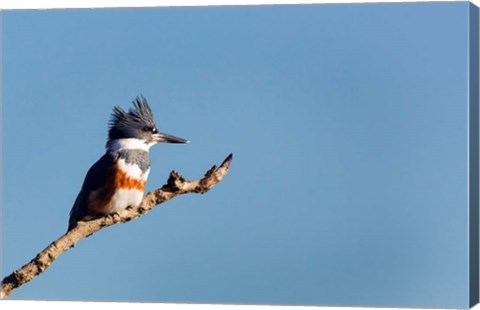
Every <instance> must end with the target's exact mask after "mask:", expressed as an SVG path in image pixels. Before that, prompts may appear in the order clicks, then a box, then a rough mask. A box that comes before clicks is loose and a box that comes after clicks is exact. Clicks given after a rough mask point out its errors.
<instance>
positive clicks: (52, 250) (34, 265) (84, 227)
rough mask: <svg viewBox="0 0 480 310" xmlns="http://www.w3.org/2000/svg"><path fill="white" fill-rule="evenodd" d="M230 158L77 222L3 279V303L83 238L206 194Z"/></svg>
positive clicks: (175, 176) (173, 177) (172, 178)
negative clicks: (185, 196) (193, 176)
mask: <svg viewBox="0 0 480 310" xmlns="http://www.w3.org/2000/svg"><path fill="white" fill-rule="evenodd" d="M232 158H233V156H232V154H230V155H229V156H228V157H227V158H226V159H225V160H224V161H223V163H222V164H221V165H220V167H216V166H213V167H212V168H210V169H209V170H208V171H207V172H206V173H205V176H204V177H203V178H201V179H199V180H195V181H189V180H187V179H185V178H184V177H182V176H181V175H180V174H179V173H177V172H176V171H172V172H171V173H170V176H169V178H168V181H167V184H165V185H163V186H162V187H161V188H159V189H157V190H155V191H153V192H149V193H147V194H146V195H145V197H144V198H143V200H142V202H141V203H140V205H139V206H138V207H135V208H132V207H127V208H126V209H123V210H120V211H118V212H116V213H114V214H110V215H105V216H103V217H100V218H97V219H94V220H91V221H80V222H78V225H77V226H76V227H75V228H73V229H72V230H70V231H68V232H67V233H65V234H64V235H63V236H61V237H60V238H58V239H57V240H55V241H53V242H52V243H50V244H49V245H48V246H47V247H46V248H45V249H44V250H43V251H42V252H40V253H38V254H37V256H35V258H33V259H32V260H31V261H30V262H29V263H27V264H25V265H24V266H23V267H21V268H20V269H18V270H16V271H14V272H12V273H11V274H10V275H8V276H7V277H5V278H4V279H3V280H2V283H1V294H0V298H1V299H4V298H5V297H7V296H8V295H10V294H11V293H12V292H13V291H14V290H15V289H17V288H18V287H20V286H22V285H23V284H25V283H27V282H29V281H30V280H32V279H33V278H34V277H36V276H38V275H39V274H41V273H43V272H44V271H45V270H47V268H48V267H50V265H51V264H52V263H53V262H54V261H55V260H56V259H57V258H58V257H59V256H60V255H61V254H62V253H64V252H65V251H67V250H68V249H70V248H71V247H73V246H74V245H75V244H76V243H77V242H78V241H80V240H82V239H83V238H85V237H88V236H91V235H92V234H94V233H96V232H97V231H99V230H101V229H104V228H106V227H108V226H111V225H114V224H117V223H125V222H128V221H131V220H133V219H135V218H138V217H140V216H142V215H145V214H146V213H147V212H148V211H150V210H151V209H153V208H154V207H155V206H157V205H159V204H161V203H163V202H165V201H168V200H170V199H172V198H174V197H176V196H178V195H182V194H188V193H198V194H204V193H206V192H207V191H209V190H210V189H211V188H212V187H213V186H214V185H215V184H217V183H218V182H220V181H221V180H222V179H223V177H224V176H225V175H226V174H227V172H228V169H229V167H230V163H231V161H232Z"/></svg>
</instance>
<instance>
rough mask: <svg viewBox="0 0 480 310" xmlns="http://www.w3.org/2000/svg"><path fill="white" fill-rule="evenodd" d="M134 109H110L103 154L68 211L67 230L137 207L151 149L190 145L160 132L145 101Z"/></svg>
mask: <svg viewBox="0 0 480 310" xmlns="http://www.w3.org/2000/svg"><path fill="white" fill-rule="evenodd" d="M133 106H134V108H133V109H130V110H129V111H128V112H126V111H125V110H123V109H122V108H120V107H118V106H117V107H114V108H113V113H112V116H111V120H110V123H109V125H110V128H109V131H108V139H107V144H106V153H105V155H103V156H102V157H101V158H100V159H99V160H98V161H97V162H96V163H95V164H94V165H93V166H92V167H91V168H90V170H88V172H87V175H86V177H85V180H84V181H83V185H82V189H81V190H80V193H79V194H78V196H77V199H76V200H75V203H74V204H73V207H72V210H71V211H70V220H69V223H68V231H70V230H71V229H72V228H74V227H75V226H76V225H77V222H78V221H88V220H92V219H95V218H98V217H100V216H103V215H106V214H111V213H115V212H116V211H118V210H121V209H124V208H126V207H128V206H132V207H135V206H138V205H139V204H140V202H141V201H142V199H143V193H144V189H145V184H146V182H147V178H148V174H149V173H150V157H149V153H148V151H149V149H150V147H152V146H153V145H154V144H156V143H159V142H164V143H188V142H189V141H187V140H185V139H182V138H178V137H175V136H172V135H168V134H165V133H161V132H159V131H158V130H157V126H156V125H155V119H154V118H153V113H152V110H151V109H150V107H149V106H148V103H147V100H146V99H145V98H143V97H137V98H136V99H135V100H134V101H133Z"/></svg>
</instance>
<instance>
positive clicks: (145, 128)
mask: <svg viewBox="0 0 480 310" xmlns="http://www.w3.org/2000/svg"><path fill="white" fill-rule="evenodd" d="M143 131H145V132H148V131H152V127H148V126H145V127H143Z"/></svg>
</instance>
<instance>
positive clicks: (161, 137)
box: [152, 132, 190, 143]
mask: <svg viewBox="0 0 480 310" xmlns="http://www.w3.org/2000/svg"><path fill="white" fill-rule="evenodd" d="M152 139H153V141H155V142H156V143H190V141H188V140H185V139H182V138H179V137H175V136H172V135H169V134H166V133H162V132H157V133H154V134H153V135H152Z"/></svg>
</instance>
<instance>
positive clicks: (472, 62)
mask: <svg viewBox="0 0 480 310" xmlns="http://www.w3.org/2000/svg"><path fill="white" fill-rule="evenodd" d="M468 25H469V31H468V33H469V38H468V41H469V50H468V53H469V57H468V62H469V64H468V65H469V71H468V72H469V76H468V80H469V81H468V82H469V89H468V91H469V94H468V101H469V107H468V110H469V113H468V115H469V116H468V117H469V119H468V123H469V126H468V127H469V128H468V130H469V141H468V143H469V148H468V156H469V161H468V165H469V180H468V183H469V191H468V192H469V197H468V198H469V223H468V225H469V294H468V295H469V307H474V306H475V305H476V304H478V302H479V10H478V7H477V6H475V5H474V4H473V3H470V5H469V23H468Z"/></svg>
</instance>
